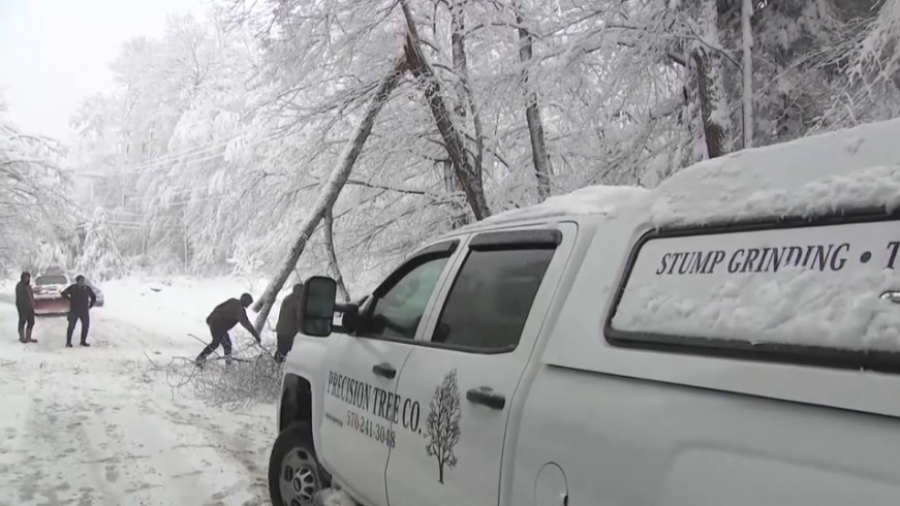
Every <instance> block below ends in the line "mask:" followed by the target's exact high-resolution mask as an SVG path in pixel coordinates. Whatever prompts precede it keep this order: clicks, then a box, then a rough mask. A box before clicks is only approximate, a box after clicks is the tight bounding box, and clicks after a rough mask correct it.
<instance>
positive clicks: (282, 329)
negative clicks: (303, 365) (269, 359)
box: [275, 283, 303, 363]
mask: <svg viewBox="0 0 900 506" xmlns="http://www.w3.org/2000/svg"><path fill="white" fill-rule="evenodd" d="M302 294H303V283H297V284H296V285H294V289H293V291H292V292H291V293H289V294H288V295H287V297H285V298H284V300H283V301H281V311H280V312H279V313H278V323H277V324H276V325H275V335H276V336H277V338H278V349H277V351H276V352H275V361H276V362H278V363H281V362H284V357H286V356H287V354H288V352H290V351H291V348H293V347H294V337H295V336H296V335H297V332H300V318H301V315H300V296H301V295H302Z"/></svg>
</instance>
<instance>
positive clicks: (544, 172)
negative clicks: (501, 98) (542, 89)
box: [513, 2, 551, 202]
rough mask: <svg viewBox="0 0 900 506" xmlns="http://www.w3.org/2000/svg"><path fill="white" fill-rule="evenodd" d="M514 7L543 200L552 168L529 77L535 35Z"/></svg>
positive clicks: (530, 130)
mask: <svg viewBox="0 0 900 506" xmlns="http://www.w3.org/2000/svg"><path fill="white" fill-rule="evenodd" d="M513 8H514V9H515V10H516V24H517V25H518V31H519V61H520V63H521V64H522V85H523V86H524V87H525V121H526V122H527V123H528V134H529V136H530V137H531V157H532V161H533V163H534V174H535V177H536V178H537V189H538V197H539V198H540V200H541V201H542V202H543V201H544V200H547V197H549V196H550V171H551V168H550V156H549V155H548V154H547V141H546V138H545V137H544V123H543V122H542V121H541V110H540V108H539V107H538V99H537V92H536V90H535V89H534V84H532V82H531V80H530V79H529V77H530V76H529V69H528V66H529V65H531V63H532V57H533V48H534V37H533V36H532V34H531V32H530V31H529V30H528V28H526V27H525V17H524V16H523V15H522V10H521V9H520V8H519V5H517V4H516V3H515V2H513Z"/></svg>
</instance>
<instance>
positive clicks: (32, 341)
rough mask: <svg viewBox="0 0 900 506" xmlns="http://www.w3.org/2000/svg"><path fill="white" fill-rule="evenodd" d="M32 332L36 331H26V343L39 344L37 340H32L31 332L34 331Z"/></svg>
mask: <svg viewBox="0 0 900 506" xmlns="http://www.w3.org/2000/svg"><path fill="white" fill-rule="evenodd" d="M32 330H34V329H26V330H25V342H27V343H36V342H37V339H32V338H31V331H32Z"/></svg>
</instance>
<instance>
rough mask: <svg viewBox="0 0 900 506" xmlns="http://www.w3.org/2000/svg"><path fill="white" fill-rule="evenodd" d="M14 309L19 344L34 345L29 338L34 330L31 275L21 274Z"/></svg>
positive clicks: (32, 340)
mask: <svg viewBox="0 0 900 506" xmlns="http://www.w3.org/2000/svg"><path fill="white" fill-rule="evenodd" d="M16 309H18V310H19V342H20V343H36V342H37V341H35V340H34V339H32V338H31V331H32V330H34V292H33V291H32V290H31V274H30V273H28V272H23V273H22V277H21V278H20V281H19V282H18V283H16Z"/></svg>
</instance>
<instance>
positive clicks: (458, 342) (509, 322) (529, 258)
mask: <svg viewBox="0 0 900 506" xmlns="http://www.w3.org/2000/svg"><path fill="white" fill-rule="evenodd" d="M553 253H554V250H552V249H507V250H487V251H481V250H475V251H471V252H470V253H469V256H468V258H466V261H465V263H464V264H463V266H462V268H461V269H460V271H459V275H458V276H457V277H456V280H455V281H454V283H453V287H452V288H451V289H450V293H449V294H448V295H447V302H446V303H445V304H444V309H443V310H442V312H441V317H440V319H439V320H438V324H437V326H436V327H435V330H434V335H433V336H432V339H431V342H432V343H440V344H446V345H451V346H461V347H467V348H475V349H480V350H490V351H495V352H496V351H512V350H514V349H515V348H516V346H517V345H518V344H519V338H520V337H521V335H522V328H523V327H524V326H525V320H526V319H527V318H528V313H529V312H530V311H531V304H532V303H533V302H534V296H535V294H536V293H537V290H538V287H540V285H541V281H542V280H543V279H544V273H545V272H546V271H547V266H548V265H549V264H550V260H551V259H552V258H553Z"/></svg>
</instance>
